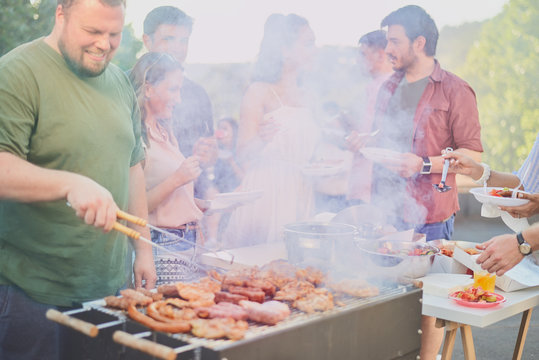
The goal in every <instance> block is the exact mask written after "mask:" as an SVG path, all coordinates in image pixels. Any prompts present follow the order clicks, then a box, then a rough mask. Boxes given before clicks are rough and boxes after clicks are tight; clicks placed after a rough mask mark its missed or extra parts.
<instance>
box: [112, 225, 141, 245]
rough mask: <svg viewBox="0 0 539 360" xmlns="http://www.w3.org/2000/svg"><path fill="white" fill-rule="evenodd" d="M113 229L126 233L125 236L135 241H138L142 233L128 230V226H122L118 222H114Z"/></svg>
mask: <svg viewBox="0 0 539 360" xmlns="http://www.w3.org/2000/svg"><path fill="white" fill-rule="evenodd" d="M112 228H113V229H114V230H117V231H119V232H121V233H124V234H125V235H127V236H129V237H130V238H133V239H135V240H138V239H139V238H140V233H139V232H138V231H136V230H133V229H131V228H128V227H127V226H125V225H122V224H120V223H119V222H118V221H115V222H114V225H113V226H112Z"/></svg>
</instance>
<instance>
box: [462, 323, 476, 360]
mask: <svg viewBox="0 0 539 360" xmlns="http://www.w3.org/2000/svg"><path fill="white" fill-rule="evenodd" d="M460 336H461V338H462V349H463V350H464V358H465V359H466V360H476V358H475V348H474V345H473V337H472V327H471V326H470V325H464V324H461V327H460Z"/></svg>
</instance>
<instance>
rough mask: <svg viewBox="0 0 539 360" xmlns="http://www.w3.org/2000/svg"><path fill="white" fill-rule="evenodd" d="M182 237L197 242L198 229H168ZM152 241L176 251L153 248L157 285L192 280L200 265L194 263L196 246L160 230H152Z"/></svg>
mask: <svg viewBox="0 0 539 360" xmlns="http://www.w3.org/2000/svg"><path fill="white" fill-rule="evenodd" d="M167 231H168V232H171V233H173V234H174V235H176V236H179V237H180V238H184V239H186V240H189V241H190V242H192V243H195V242H196V230H195V229H191V230H182V229H167ZM151 234H152V241H153V242H154V243H156V244H159V245H161V246H163V247H165V248H166V249H168V250H170V251H172V252H174V253H175V255H174V254H171V253H169V252H167V251H163V250H161V249H158V248H155V247H154V248H153V258H154V262H155V271H156V272H157V283H156V285H157V286H159V285H162V284H170V283H175V282H179V281H188V280H191V279H192V278H193V277H194V276H195V275H196V273H197V271H198V267H197V266H196V264H195V263H194V260H195V259H194V256H195V247H194V246H193V245H191V244H189V243H188V242H185V241H182V240H180V239H178V238H177V237H176V236H168V235H167V234H163V233H161V232H159V231H155V230H152V231H151Z"/></svg>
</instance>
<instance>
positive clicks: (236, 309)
mask: <svg viewBox="0 0 539 360" xmlns="http://www.w3.org/2000/svg"><path fill="white" fill-rule="evenodd" d="M195 311H196V314H197V315H198V317H201V318H204V319H206V318H210V319H215V318H232V319H234V320H247V319H248V318H249V316H248V315H247V311H245V309H244V308H242V307H241V306H239V305H235V304H232V303H228V302H220V303H218V304H216V305H213V306H209V307H200V308H196V309H195Z"/></svg>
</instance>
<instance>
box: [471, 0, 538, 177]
mask: <svg viewBox="0 0 539 360" xmlns="http://www.w3.org/2000/svg"><path fill="white" fill-rule="evenodd" d="M537 24H539V3H538V2H537V1H536V0H511V1H510V2H509V3H508V4H506V5H505V7H504V9H503V12H502V13H501V14H500V15H498V16H496V17H495V18H493V19H491V20H489V21H488V22H487V23H485V25H484V26H483V28H482V31H481V36H480V39H479V41H478V42H477V43H476V44H475V45H474V46H473V48H472V49H471V50H470V52H469V54H468V57H467V59H466V63H465V65H464V67H463V69H462V75H463V77H464V78H465V79H466V80H467V81H468V82H469V83H470V84H471V85H472V87H473V88H474V89H475V91H476V93H477V98H478V105H479V115H480V119H481V127H482V140H483V145H484V147H485V155H484V158H485V161H486V162H488V163H489V164H491V165H492V166H493V167H494V168H496V169H497V170H503V171H512V170H515V169H516V168H518V167H519V165H520V164H521V163H522V161H523V160H524V158H525V157H526V155H527V154H528V152H529V151H530V149H531V146H532V144H533V142H534V140H535V138H536V136H537V131H539V96H538V95H539V91H538V90H539V26H538V25H537Z"/></svg>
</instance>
